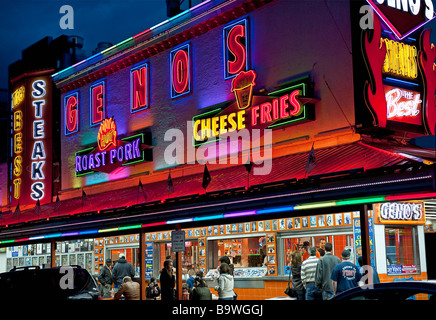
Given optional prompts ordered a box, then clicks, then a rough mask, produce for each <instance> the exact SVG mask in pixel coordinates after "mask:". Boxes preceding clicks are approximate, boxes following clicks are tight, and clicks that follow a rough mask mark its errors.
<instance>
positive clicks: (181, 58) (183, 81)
mask: <svg viewBox="0 0 436 320" xmlns="http://www.w3.org/2000/svg"><path fill="white" fill-rule="evenodd" d="M172 71H173V77H172V79H171V80H172V82H173V88H174V91H175V92H176V93H184V92H186V90H187V88H188V84H189V56H188V53H187V52H186V51H185V50H183V49H181V50H179V51H177V52H176V54H175V55H174V58H173V63H172Z"/></svg>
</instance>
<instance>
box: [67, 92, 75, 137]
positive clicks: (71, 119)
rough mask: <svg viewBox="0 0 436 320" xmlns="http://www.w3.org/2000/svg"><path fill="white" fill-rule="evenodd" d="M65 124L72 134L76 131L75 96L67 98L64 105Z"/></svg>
mask: <svg viewBox="0 0 436 320" xmlns="http://www.w3.org/2000/svg"><path fill="white" fill-rule="evenodd" d="M65 116H66V121H65V124H66V126H67V130H68V131H69V132H74V131H76V130H77V98H76V96H71V97H69V98H68V100H67V102H66V104H65Z"/></svg>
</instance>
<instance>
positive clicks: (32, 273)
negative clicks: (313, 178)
mask: <svg viewBox="0 0 436 320" xmlns="http://www.w3.org/2000/svg"><path fill="white" fill-rule="evenodd" d="M70 267H71V269H69V270H67V271H65V270H64V269H62V270H61V267H54V268H43V269H41V268H39V267H19V268H14V269H12V270H10V271H9V272H4V273H0V300H19V299H32V300H98V299H100V290H99V286H98V284H97V281H96V280H95V278H94V277H93V276H91V274H90V273H89V272H88V271H87V270H86V269H83V268H81V267H80V266H70ZM71 270H72V271H73V272H71ZM71 287H72V288H71Z"/></svg>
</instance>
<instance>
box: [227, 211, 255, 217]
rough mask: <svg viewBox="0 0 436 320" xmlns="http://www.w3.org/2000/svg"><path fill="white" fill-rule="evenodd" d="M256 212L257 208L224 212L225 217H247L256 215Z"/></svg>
mask: <svg viewBox="0 0 436 320" xmlns="http://www.w3.org/2000/svg"><path fill="white" fill-rule="evenodd" d="M255 214H256V210H252V211H242V212H233V213H227V214H224V218H235V217H245V216H252V215H255Z"/></svg>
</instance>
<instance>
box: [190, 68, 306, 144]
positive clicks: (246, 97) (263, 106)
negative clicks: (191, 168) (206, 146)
mask: <svg viewBox="0 0 436 320" xmlns="http://www.w3.org/2000/svg"><path fill="white" fill-rule="evenodd" d="M256 77H257V75H256V73H255V72H254V71H253V70H249V71H247V72H244V71H242V72H240V73H239V75H238V76H237V77H235V78H234V79H233V81H232V92H233V93H234V94H235V101H234V102H229V103H227V104H226V106H223V107H218V108H212V110H210V111H207V112H205V113H202V114H200V115H198V116H195V117H194V118H193V135H194V137H193V141H194V145H195V146H199V145H201V144H203V143H205V142H207V140H208V138H211V137H214V138H215V137H219V135H220V134H225V133H227V132H232V131H235V130H241V129H267V128H268V129H271V128H275V127H279V126H284V125H289V124H292V123H302V122H305V121H309V120H314V105H313V104H310V103H303V102H302V98H306V97H309V96H311V95H312V94H313V92H312V91H313V86H312V84H311V83H310V82H309V81H308V79H307V78H306V79H304V80H303V81H301V82H296V83H293V84H290V85H289V86H286V87H284V88H281V89H279V90H277V91H274V92H270V93H268V94H266V95H254V94H253V87H254V85H255V79H256Z"/></svg>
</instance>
